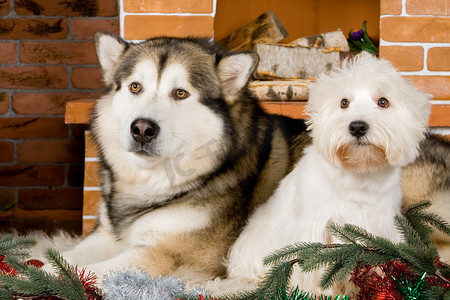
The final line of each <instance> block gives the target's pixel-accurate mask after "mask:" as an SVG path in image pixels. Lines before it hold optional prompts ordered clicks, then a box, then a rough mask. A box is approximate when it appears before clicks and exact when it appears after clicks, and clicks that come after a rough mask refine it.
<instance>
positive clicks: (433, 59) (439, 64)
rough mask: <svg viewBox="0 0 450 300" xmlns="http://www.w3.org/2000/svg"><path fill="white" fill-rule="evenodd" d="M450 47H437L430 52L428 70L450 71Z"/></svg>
mask: <svg viewBox="0 0 450 300" xmlns="http://www.w3.org/2000/svg"><path fill="white" fill-rule="evenodd" d="M449 58H450V47H436V48H430V49H429V50H428V57H427V68H428V70H430V71H450V59H449Z"/></svg>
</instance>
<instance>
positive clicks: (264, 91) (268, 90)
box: [249, 79, 313, 101]
mask: <svg viewBox="0 0 450 300" xmlns="http://www.w3.org/2000/svg"><path fill="white" fill-rule="evenodd" d="M312 82H313V80H310V79H297V80H285V81H282V80H274V81H266V80H264V81H259V80H256V81H251V82H250V84H249V88H250V90H252V91H253V92H254V93H255V95H256V97H257V98H258V99H259V100H260V101H299V100H308V86H309V85H310V84H311V83H312Z"/></svg>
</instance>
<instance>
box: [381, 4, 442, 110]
mask: <svg viewBox="0 0 450 300" xmlns="http://www.w3.org/2000/svg"><path fill="white" fill-rule="evenodd" d="M448 3H449V2H448V0H430V1H423V0H404V1H402V0H381V21H380V56H382V57H384V58H386V59H389V60H390V61H392V63H393V64H394V65H395V66H396V67H397V68H398V69H399V70H400V71H401V72H402V74H403V75H404V76H406V77H407V78H409V79H410V80H412V82H413V83H414V84H415V85H416V86H418V87H419V88H420V89H422V90H423V91H425V92H428V93H430V94H432V95H433V99H434V100H450V18H449V16H450V6H449V5H448ZM436 102H438V101H436ZM439 102H441V103H448V104H449V105H450V103H449V101H439Z"/></svg>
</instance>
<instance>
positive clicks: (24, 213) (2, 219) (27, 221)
mask: <svg viewBox="0 0 450 300" xmlns="http://www.w3.org/2000/svg"><path fill="white" fill-rule="evenodd" d="M81 220H82V219H81V211H78V210H22V209H19V208H14V209H12V210H8V211H6V212H0V228H2V229H3V230H7V229H14V230H16V231H17V232H19V233H28V232H30V231H36V230H40V231H44V232H46V233H47V234H53V233H55V232H56V231H58V230H64V231H66V232H69V233H73V234H80V233H81Z"/></svg>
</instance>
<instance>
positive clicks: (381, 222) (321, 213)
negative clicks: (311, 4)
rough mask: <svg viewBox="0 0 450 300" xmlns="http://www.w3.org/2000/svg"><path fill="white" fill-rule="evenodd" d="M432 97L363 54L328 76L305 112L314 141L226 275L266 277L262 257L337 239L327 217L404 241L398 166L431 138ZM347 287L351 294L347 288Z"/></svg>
mask: <svg viewBox="0 0 450 300" xmlns="http://www.w3.org/2000/svg"><path fill="white" fill-rule="evenodd" d="M429 99H430V95H428V94H424V93H422V92H420V91H418V90H417V89H415V88H414V87H413V86H412V85H411V84H409V83H408V82H406V81H405V80H404V79H403V78H402V77H401V75H400V74H399V73H397V71H396V70H395V68H394V67H393V66H392V65H391V64H390V63H389V62H388V61H386V60H382V59H377V58H375V57H374V56H372V55H370V54H368V53H361V54H359V55H357V56H356V57H355V58H354V59H349V60H346V61H345V62H344V63H343V66H342V67H341V68H340V69H337V70H333V71H331V72H330V73H329V74H326V75H323V76H321V77H320V78H319V79H318V80H317V82H316V83H315V84H314V86H313V87H312V88H311V89H310V99H309V102H308V106H307V110H308V112H309V115H310V119H309V121H308V122H309V129H310V130H311V136H312V138H313V143H312V144H311V145H310V146H309V147H307V148H306V149H305V153H304V156H303V158H302V159H301V160H300V161H299V162H298V164H297V165H296V166H295V168H294V169H293V171H292V172H291V173H290V174H288V175H287V176H286V177H285V178H284V179H283V181H282V182H281V184H280V186H279V187H278V189H277V190H276V192H275V194H274V195H273V196H272V197H271V198H270V199H269V200H268V202H266V203H265V204H263V205H261V206H260V207H259V208H257V210H256V212H255V213H254V215H253V216H251V218H250V220H249V223H248V225H247V226H246V228H245V229H244V231H243V232H242V234H241V235H240V237H239V238H238V240H237V242H236V243H235V244H234V246H233V247H232V249H231V251H230V256H229V261H228V275H229V280H231V281H233V280H234V281H235V282H250V283H251V282H253V283H255V282H259V281H260V280H261V279H262V278H263V276H264V275H265V272H266V268H265V267H264V266H263V263H262V261H263V258H264V257H265V256H267V255H268V254H269V253H271V252H273V251H274V250H275V249H278V248H281V247H283V246H286V245H288V244H293V243H296V242H299V241H306V242H323V243H335V242H339V241H337V240H335V238H334V237H332V236H331V235H330V234H329V233H328V232H327V230H326V227H327V225H328V224H329V223H330V222H335V223H338V224H344V223H350V224H355V225H358V226H360V227H363V228H365V229H367V230H368V231H369V232H372V233H373V234H375V235H380V236H384V237H386V238H389V239H391V240H394V241H399V240H400V236H399V234H398V233H397V231H396V229H395V226H394V223H393V218H394V215H395V214H398V213H400V208H401V202H402V192H401V189H400V177H401V167H402V166H405V165H406V164H408V163H410V162H412V161H413V160H414V159H415V158H416V156H417V154H418V146H419V142H420V141H421V140H422V139H423V138H424V134H425V132H426V128H427V120H428V117H429V114H430V109H431V104H430V101H429ZM320 273H321V271H320V270H319V271H317V272H313V273H303V272H301V271H300V270H299V269H296V270H294V273H293V276H292V279H291V284H292V285H299V286H300V288H302V289H304V290H308V291H312V292H316V293H341V292H343V290H342V289H341V288H340V289H339V290H335V289H336V287H333V288H332V289H331V290H329V291H323V290H321V289H319V288H318V282H319V280H320ZM344 292H349V290H348V289H347V290H345V291H344Z"/></svg>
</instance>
